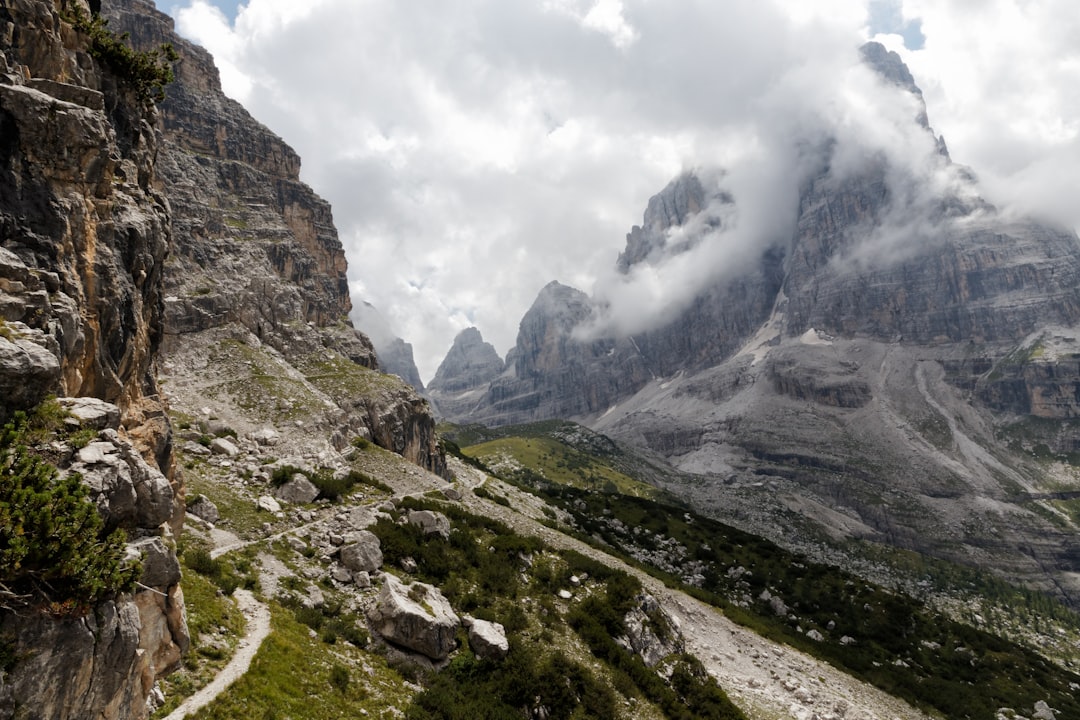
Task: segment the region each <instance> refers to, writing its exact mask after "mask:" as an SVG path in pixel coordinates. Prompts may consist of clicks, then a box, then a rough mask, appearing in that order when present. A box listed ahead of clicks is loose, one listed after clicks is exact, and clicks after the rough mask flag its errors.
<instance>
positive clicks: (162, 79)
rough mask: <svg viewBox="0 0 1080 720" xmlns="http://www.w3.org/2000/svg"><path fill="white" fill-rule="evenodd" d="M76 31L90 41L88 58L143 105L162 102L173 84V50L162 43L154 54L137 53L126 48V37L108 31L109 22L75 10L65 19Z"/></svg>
mask: <svg viewBox="0 0 1080 720" xmlns="http://www.w3.org/2000/svg"><path fill="white" fill-rule="evenodd" d="M65 19H66V20H68V22H70V23H71V25H72V27H74V28H75V29H76V30H77V31H79V32H81V33H83V34H85V35H86V36H87V37H88V38H89V39H90V55H91V56H93V58H94V59H95V60H97V61H98V62H100V63H102V64H103V65H105V66H107V67H108V68H109V70H111V71H112V72H113V73H115V74H116V76H117V77H118V78H120V79H121V80H123V81H124V82H126V83H128V84H129V85H130V86H131V87H132V89H134V90H135V93H136V95H137V96H138V97H139V99H140V100H142V101H144V102H151V101H152V102H161V101H162V100H164V99H165V86H166V85H168V84H169V83H171V82H172V81H173V80H174V76H173V69H172V63H174V62H176V61H177V60H179V59H180V56H179V55H177V54H176V50H174V49H173V46H172V45H170V44H168V43H164V44H162V45H160V46H159V47H158V48H156V49H154V50H150V51H147V52H140V51H138V50H135V49H134V48H132V47H131V46H130V45H128V38H129V34H128V33H123V34H117V33H114V32H113V31H111V30H109V29H108V27H107V26H108V24H109V21H108V20H106V19H105V18H103V17H101V16H100V15H93V16H92V17H87V16H86V13H84V12H83V11H82V9H81V8H79V7H74V8H72V9H70V10H69V14H68V15H67V16H66V18H65Z"/></svg>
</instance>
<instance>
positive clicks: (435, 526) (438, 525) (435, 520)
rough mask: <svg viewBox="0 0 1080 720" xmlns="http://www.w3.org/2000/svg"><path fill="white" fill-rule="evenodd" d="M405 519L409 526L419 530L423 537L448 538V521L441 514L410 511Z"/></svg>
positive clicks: (429, 511)
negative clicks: (436, 536)
mask: <svg viewBox="0 0 1080 720" xmlns="http://www.w3.org/2000/svg"><path fill="white" fill-rule="evenodd" d="M406 518H407V519H408V521H409V524H410V525H415V526H416V527H418V528H420V529H421V530H423V532H424V534H425V535H439V536H440V537H442V538H444V539H447V538H449V537H450V519H449V518H448V517H446V516H445V515H443V514H442V513H441V512H436V511H434V510H410V511H409V514H408V515H406Z"/></svg>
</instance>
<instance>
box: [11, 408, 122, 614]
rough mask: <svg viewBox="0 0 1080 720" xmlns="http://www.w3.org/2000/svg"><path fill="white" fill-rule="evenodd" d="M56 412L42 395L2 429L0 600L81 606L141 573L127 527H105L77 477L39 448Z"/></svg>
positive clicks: (75, 609) (66, 608)
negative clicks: (128, 549) (128, 546)
mask: <svg viewBox="0 0 1080 720" xmlns="http://www.w3.org/2000/svg"><path fill="white" fill-rule="evenodd" d="M59 414H60V410H59V407H58V406H56V405H55V403H54V402H46V403H43V404H42V406H39V408H38V409H37V410H36V411H35V412H34V413H33V414H32V415H30V416H28V415H27V414H26V413H23V412H17V413H15V417H14V418H13V419H12V420H11V421H9V422H8V423H7V424H6V425H4V427H3V429H2V430H0V608H6V609H9V610H12V609H18V608H25V607H27V606H32V605H33V606H39V607H40V608H41V609H43V610H45V611H47V612H50V613H53V614H60V615H65V614H73V613H81V612H84V611H85V610H86V609H87V608H88V607H89V606H90V605H91V604H93V603H96V602H98V601H100V600H103V599H106V598H108V597H111V596H114V595H116V594H117V593H122V592H129V591H131V590H133V589H134V587H135V580H136V579H137V578H138V576H139V572H140V566H139V563H138V562H132V561H130V560H128V559H126V555H125V540H126V537H125V533H124V531H123V530H121V529H119V528H116V529H110V528H107V527H106V526H105V522H104V520H103V519H102V517H101V515H100V514H99V513H98V510H97V508H96V507H95V506H94V505H93V504H92V503H91V502H90V501H89V500H88V494H89V489H88V488H87V487H86V485H84V484H83V483H82V479H81V477H80V476H79V475H78V474H77V473H72V474H70V475H65V476H61V475H59V473H58V472H57V470H56V467H55V466H54V465H53V464H52V463H50V462H49V461H48V459H47V458H46V457H45V456H44V455H43V452H42V450H41V449H40V443H41V441H42V440H45V439H51V438H52V434H53V432H54V431H55V430H56V429H57V426H58V422H57V420H58V418H59ZM81 439H82V438H81V436H80V437H75V438H72V439H69V440H68V442H69V443H71V442H72V441H74V443H75V444H78V443H79V442H80V440H81Z"/></svg>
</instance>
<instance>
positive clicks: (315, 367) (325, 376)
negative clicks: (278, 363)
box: [296, 350, 406, 398]
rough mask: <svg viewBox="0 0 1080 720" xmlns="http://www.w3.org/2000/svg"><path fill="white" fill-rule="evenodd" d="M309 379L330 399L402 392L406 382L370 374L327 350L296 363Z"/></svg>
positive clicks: (387, 376)
mask: <svg viewBox="0 0 1080 720" xmlns="http://www.w3.org/2000/svg"><path fill="white" fill-rule="evenodd" d="M296 366H297V368H299V370H300V371H301V372H302V373H303V374H304V377H305V379H307V381H308V382H310V383H311V384H312V385H314V386H315V387H316V388H318V389H319V390H321V391H322V392H324V393H326V394H327V395H329V396H330V397H334V398H341V397H356V396H362V395H369V394H371V393H373V392H378V391H394V390H401V389H403V388H404V387H406V385H405V382H404V381H403V380H401V379H400V378H398V377H397V376H395V375H387V374H385V373H381V372H378V371H377V370H369V369H368V368H366V367H363V366H361V365H357V364H356V363H354V362H353V361H352V360H349V359H348V358H346V357H342V356H341V355H338V354H337V353H332V352H329V351H326V350H322V351H319V352H317V353H314V354H312V355H308V356H307V357H305V358H302V359H301V360H299V361H298V362H297V363H296Z"/></svg>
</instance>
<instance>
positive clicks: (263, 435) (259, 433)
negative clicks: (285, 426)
mask: <svg viewBox="0 0 1080 720" xmlns="http://www.w3.org/2000/svg"><path fill="white" fill-rule="evenodd" d="M248 437H249V438H251V439H252V440H254V441H255V442H256V443H258V444H259V445H277V444H278V443H279V442H280V441H281V436H280V435H279V434H278V432H277V430H274V429H273V428H263V429H261V430H256V431H255V432H253V433H249V434H248Z"/></svg>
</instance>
